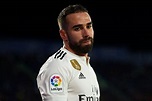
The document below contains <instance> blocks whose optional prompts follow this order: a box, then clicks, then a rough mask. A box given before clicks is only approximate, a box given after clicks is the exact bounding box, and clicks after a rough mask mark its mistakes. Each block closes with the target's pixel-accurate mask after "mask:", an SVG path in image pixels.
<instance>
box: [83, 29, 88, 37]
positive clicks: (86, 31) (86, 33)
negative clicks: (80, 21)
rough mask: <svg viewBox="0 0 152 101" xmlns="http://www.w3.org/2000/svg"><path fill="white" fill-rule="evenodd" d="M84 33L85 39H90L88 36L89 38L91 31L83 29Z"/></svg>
mask: <svg viewBox="0 0 152 101" xmlns="http://www.w3.org/2000/svg"><path fill="white" fill-rule="evenodd" d="M82 33H83V34H82V35H83V37H88V36H89V30H88V29H86V28H84V29H83V31H82Z"/></svg>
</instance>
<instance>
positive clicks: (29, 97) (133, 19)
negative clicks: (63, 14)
mask: <svg viewBox="0 0 152 101" xmlns="http://www.w3.org/2000/svg"><path fill="white" fill-rule="evenodd" d="M75 3H80V4H82V5H84V6H85V7H86V8H87V9H88V10H89V13H90V15H91V16H92V20H93V23H94V31H95V43H94V48H93V51H92V52H91V53H90V56H91V64H92V66H93V68H94V70H95V71H96V73H97V77H98V80H99V84H100V87H101V99H102V100H101V101H152V45H151V44H152V4H151V3H149V2H143V1H141V2H139V1H138V2H137V1H136V2H133V1H132V2H131V1H130V2H129V1H123V2H122V1H119V2H116V1H104V2H103V1H100V2H99V1H98V2H97V1H83V2H82V1H81V2H78V1H76V2H75V1H67V0H61V1H60V0H56V1H49V2H46V1H33V2H32V1H20V2H19V1H18V2H17V1H9V2H7V1H5V2H1V3H0V24H1V27H0V101H41V96H40V94H39V91H38V89H37V84H36V76H37V74H38V72H39V69H40V67H41V66H42V64H43V63H44V62H45V61H46V59H47V58H48V57H49V56H50V55H52V54H53V53H54V52H56V50H57V49H59V48H60V47H61V46H62V40H61V38H60V36H59V33H58V30H59V28H58V25H57V20H56V19H57V16H58V14H59V12H60V11H61V10H62V9H63V8H64V7H65V6H67V5H69V4H75Z"/></svg>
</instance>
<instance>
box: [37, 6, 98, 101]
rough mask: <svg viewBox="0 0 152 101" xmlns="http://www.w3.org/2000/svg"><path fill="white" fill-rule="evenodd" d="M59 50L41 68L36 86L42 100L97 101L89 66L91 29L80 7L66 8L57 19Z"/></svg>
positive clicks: (92, 37)
mask: <svg viewBox="0 0 152 101" xmlns="http://www.w3.org/2000/svg"><path fill="white" fill-rule="evenodd" d="M58 25H59V29H60V30H59V33H60V36H61V38H62V40H63V47H61V48H60V49H59V50H58V51H57V52H56V53H55V54H53V55H52V56H51V57H49V59H48V60H47V61H46V62H45V63H44V65H43V66H42V67H41V69H40V71H39V74H38V76H37V84H38V88H39V91H40V94H41V97H42V100H43V101H99V100H100V89H99V84H98V81H97V77H96V74H95V72H94V70H93V68H92V67H91V65H90V63H89V60H90V57H89V55H88V53H89V52H90V51H91V49H92V46H93V39H94V30H93V26H92V21H91V17H90V15H89V13H88V11H87V9H86V8H84V7H83V6H82V5H78V4H76V5H69V6H68V7H66V8H64V9H63V10H62V11H61V13H60V14H59V16H58Z"/></svg>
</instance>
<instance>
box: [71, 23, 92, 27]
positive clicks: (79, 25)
mask: <svg viewBox="0 0 152 101" xmlns="http://www.w3.org/2000/svg"><path fill="white" fill-rule="evenodd" d="M91 24H93V23H92V22H89V23H87V25H91ZM81 26H82V24H78V25H74V26H73V27H72V28H75V27H81Z"/></svg>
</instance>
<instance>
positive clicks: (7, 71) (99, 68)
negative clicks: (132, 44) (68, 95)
mask: <svg viewBox="0 0 152 101" xmlns="http://www.w3.org/2000/svg"><path fill="white" fill-rule="evenodd" d="M103 50H104V49H103ZM104 51H106V52H107V53H104V52H103V51H102V50H100V49H98V50H97V49H94V53H92V59H91V64H92V66H93V68H94V70H95V71H96V72H97V77H98V80H99V82H100V86H101V99H102V100H101V101H152V78H151V77H152V73H151V72H152V55H151V54H152V53H151V54H148V55H144V54H137V55H134V54H136V53H132V54H131V55H130V56H129V58H125V59H124V58H123V57H126V56H128V54H127V53H126V55H122V54H121V52H118V53H117V55H116V53H114V52H112V51H109V53H111V54H115V55H116V56H115V58H112V57H114V56H112V55H111V56H110V55H109V53H108V51H107V50H104ZM52 53H53V52H52ZM52 53H51V52H50V53H45V52H44V53H39V52H32V53H24V54H21V53H18V52H5V53H3V54H0V69H1V70H0V101H41V97H40V94H39V91H38V89H37V84H36V76H37V73H38V71H39V68H40V67H41V65H42V64H43V63H44V61H45V60H46V59H47V58H48V56H50V55H51V54H52ZM100 53H101V56H100V55H98V54H100ZM102 53H103V54H102ZM119 54H120V55H119ZM102 56H103V57H102ZM133 57H134V58H133Z"/></svg>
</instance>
